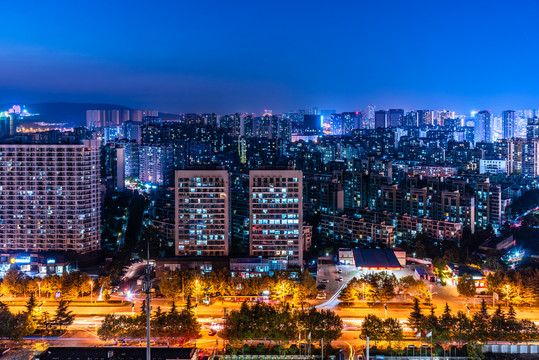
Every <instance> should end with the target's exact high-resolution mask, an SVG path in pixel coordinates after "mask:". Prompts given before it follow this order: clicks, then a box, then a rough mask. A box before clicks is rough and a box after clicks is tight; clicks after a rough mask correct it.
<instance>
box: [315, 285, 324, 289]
mask: <svg viewBox="0 0 539 360" xmlns="http://www.w3.org/2000/svg"><path fill="white" fill-rule="evenodd" d="M316 288H317V289H318V290H324V289H325V288H326V285H324V284H320V285H318V286H317V287H316Z"/></svg>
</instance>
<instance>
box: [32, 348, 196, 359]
mask: <svg viewBox="0 0 539 360" xmlns="http://www.w3.org/2000/svg"><path fill="white" fill-rule="evenodd" d="M195 356H196V349H195V348H162V347H159V348H157V347H154V348H152V350H151V357H152V359H154V360H191V359H194V358H195ZM35 359H36V360H49V359H50V360H52V359H55V360H67V359H70V360H87V359H108V360H145V359H146V348H145V347H49V348H48V349H47V350H45V351H44V352H42V353H41V354H40V355H38V356H36V358H35Z"/></svg>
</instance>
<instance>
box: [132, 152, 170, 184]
mask: <svg viewBox="0 0 539 360" xmlns="http://www.w3.org/2000/svg"><path fill="white" fill-rule="evenodd" d="M138 155H139V159H138V160H139V163H138V169H139V176H138V177H139V180H140V181H142V182H143V183H148V184H155V185H164V186H169V185H172V183H173V181H172V171H173V170H172V169H173V166H172V164H173V157H172V146H169V145H144V146H140V147H139V154H138Z"/></svg>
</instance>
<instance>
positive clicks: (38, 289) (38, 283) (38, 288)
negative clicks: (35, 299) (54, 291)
mask: <svg viewBox="0 0 539 360" xmlns="http://www.w3.org/2000/svg"><path fill="white" fill-rule="evenodd" d="M37 291H38V292H39V298H40V299H41V281H38V282H37Z"/></svg>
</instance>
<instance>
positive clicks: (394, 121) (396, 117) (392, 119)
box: [387, 109, 404, 127]
mask: <svg viewBox="0 0 539 360" xmlns="http://www.w3.org/2000/svg"><path fill="white" fill-rule="evenodd" d="M403 118H404V110H403V109H389V111H388V112H387V122H388V124H389V127H398V126H401V125H402V120H403Z"/></svg>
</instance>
